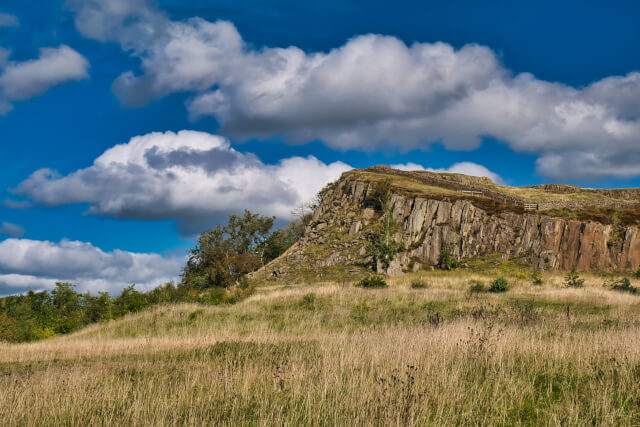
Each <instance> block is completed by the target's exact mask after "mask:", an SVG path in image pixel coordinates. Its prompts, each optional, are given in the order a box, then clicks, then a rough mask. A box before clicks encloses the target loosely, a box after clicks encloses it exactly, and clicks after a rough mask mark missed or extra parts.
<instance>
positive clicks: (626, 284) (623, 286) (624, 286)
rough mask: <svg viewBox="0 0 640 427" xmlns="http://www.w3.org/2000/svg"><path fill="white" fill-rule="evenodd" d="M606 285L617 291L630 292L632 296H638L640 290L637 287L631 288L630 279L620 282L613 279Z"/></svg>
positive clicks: (625, 278)
mask: <svg viewBox="0 0 640 427" xmlns="http://www.w3.org/2000/svg"><path fill="white" fill-rule="evenodd" d="M604 285H605V286H606V287H610V288H611V289H613V290H615V291H620V292H629V293H631V294H637V293H638V291H639V289H638V288H636V287H635V286H631V281H630V280H629V278H628V277H623V278H622V279H619V280H613V279H612V280H611V281H607V282H605V283H604Z"/></svg>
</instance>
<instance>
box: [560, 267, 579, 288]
mask: <svg viewBox="0 0 640 427" xmlns="http://www.w3.org/2000/svg"><path fill="white" fill-rule="evenodd" d="M564 284H565V285H566V286H567V287H569V288H582V287H583V286H584V279H581V278H580V275H579V274H578V272H577V271H576V266H575V265H573V266H572V267H571V271H569V272H568V273H567V275H566V276H565V278H564Z"/></svg>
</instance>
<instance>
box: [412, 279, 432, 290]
mask: <svg viewBox="0 0 640 427" xmlns="http://www.w3.org/2000/svg"><path fill="white" fill-rule="evenodd" d="M428 287H429V283H427V282H426V281H424V280H422V279H414V280H412V281H411V289H427V288H428Z"/></svg>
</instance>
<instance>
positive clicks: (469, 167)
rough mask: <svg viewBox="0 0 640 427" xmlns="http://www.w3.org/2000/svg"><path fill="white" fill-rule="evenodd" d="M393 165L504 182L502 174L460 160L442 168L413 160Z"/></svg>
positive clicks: (497, 182) (499, 182) (407, 169)
mask: <svg viewBox="0 0 640 427" xmlns="http://www.w3.org/2000/svg"><path fill="white" fill-rule="evenodd" d="M391 167H392V168H394V169H400V170H404V171H421V170H424V171H431V172H449V173H461V174H463V175H471V176H483V177H487V178H489V179H490V180H491V181H493V182H495V183H496V184H503V183H504V181H503V179H502V177H500V175H498V174H497V173H495V172H492V171H490V170H489V169H487V168H486V167H485V166H482V165H479V164H477V163H473V162H458V163H454V164H453V165H451V166H450V167H448V168H440V169H433V168H425V167H424V166H422V165H419V164H417V163H413V162H409V163H404V164H396V165H391Z"/></svg>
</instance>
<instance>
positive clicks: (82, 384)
mask: <svg viewBox="0 0 640 427" xmlns="http://www.w3.org/2000/svg"><path fill="white" fill-rule="evenodd" d="M416 279H418V277H415V276H407V277H403V278H398V279H392V280H390V285H391V286H390V287H389V288H387V289H380V290H364V289H358V288H354V287H352V286H345V285H336V284H330V283H328V284H318V285H315V286H312V287H304V286H302V287H295V288H270V289H266V288H265V289H261V290H259V292H258V293H257V294H256V295H254V296H253V297H250V298H249V299H247V300H246V301H244V302H241V303H239V304H237V305H234V306H224V307H211V306H201V305H197V304H179V305H168V306H160V307H157V308H154V309H151V310H148V311H145V312H142V313H138V314H133V315H128V316H125V317H124V318H123V319H120V320H117V321H111V322H108V323H105V324H99V325H94V326H90V327H88V328H86V329H83V330H81V331H79V332H77V333H75V334H72V335H69V336H65V337H60V338H54V339H51V340H46V341H41V342H36V343H27V344H12V345H8V344H4V345H1V344H0V402H3V403H2V405H0V416H2V419H3V420H5V422H7V421H8V424H10V425H11V424H16V425H17V424H30V425H33V424H52V425H53V424H56V425H57V424H83V425H85V424H115V423H118V424H203V423H204V424H222V425H265V424H289V425H300V424H304V425H306V424H314V425H315V424H322V425H370V424H383V425H387V424H391V425H408V424H416V423H418V424H432V425H443V424H448V425H451V424H502V425H507V424H509V425H512V424H516V425H517V424H523V425H539V424H586V423H589V424H591V423H596V424H627V425H628V424H638V423H640V415H639V414H640V386H638V384H639V382H640V346H639V345H638V342H640V340H639V339H640V330H639V329H638V326H640V318H639V317H638V313H639V309H640V297H638V296H634V295H630V294H626V293H619V292H615V291H611V290H607V289H604V288H602V280H601V279H600V278H598V277H595V276H587V277H586V279H587V280H586V287H585V288H582V289H566V288H564V287H562V276H558V275H548V276H544V281H545V285H543V286H533V285H531V284H530V283H529V280H528V279H526V278H522V279H520V280H516V279H514V278H513V277H512V278H510V284H511V290H510V291H508V292H506V293H504V294H498V295H496V294H488V293H479V294H476V293H469V292H468V289H469V283H470V281H471V280H480V281H484V282H488V281H489V279H490V277H486V276H481V275H473V274H469V273H465V274H461V273H457V272H454V273H451V274H446V273H439V274H436V275H429V276H427V275H424V276H421V280H422V281H423V282H424V283H425V284H426V285H427V286H428V287H427V288H425V289H411V287H410V285H411V283H412V281H415V280H416Z"/></svg>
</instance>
